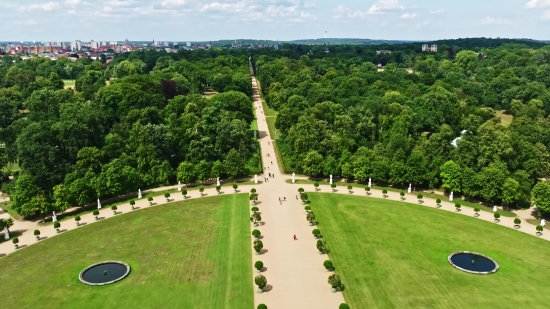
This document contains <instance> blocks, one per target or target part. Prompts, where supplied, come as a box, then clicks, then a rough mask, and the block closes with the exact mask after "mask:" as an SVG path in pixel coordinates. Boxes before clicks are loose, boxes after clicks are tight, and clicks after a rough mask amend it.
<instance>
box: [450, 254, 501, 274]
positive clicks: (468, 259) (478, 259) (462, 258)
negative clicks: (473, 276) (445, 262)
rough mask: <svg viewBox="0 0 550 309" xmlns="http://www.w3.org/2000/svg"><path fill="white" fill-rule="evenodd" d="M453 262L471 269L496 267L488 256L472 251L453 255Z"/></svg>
mask: <svg viewBox="0 0 550 309" xmlns="http://www.w3.org/2000/svg"><path fill="white" fill-rule="evenodd" d="M451 262H453V264H455V265H456V266H458V267H460V268H464V269H467V270H470V271H480V272H484V271H492V270H494V269H495V267H496V265H495V263H493V261H491V260H489V259H488V258H486V257H483V256H481V255H477V254H472V253H457V254H455V255H453V256H451Z"/></svg>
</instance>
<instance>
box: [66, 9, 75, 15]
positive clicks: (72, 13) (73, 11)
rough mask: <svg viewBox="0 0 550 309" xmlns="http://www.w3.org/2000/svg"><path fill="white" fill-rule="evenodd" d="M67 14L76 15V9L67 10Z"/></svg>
mask: <svg viewBox="0 0 550 309" xmlns="http://www.w3.org/2000/svg"><path fill="white" fill-rule="evenodd" d="M67 14H69V15H74V14H76V11H75V10H68V11H67Z"/></svg>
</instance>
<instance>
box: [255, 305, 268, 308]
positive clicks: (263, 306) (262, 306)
mask: <svg viewBox="0 0 550 309" xmlns="http://www.w3.org/2000/svg"><path fill="white" fill-rule="evenodd" d="M256 309H267V306H266V305H264V304H259V305H258V307H256Z"/></svg>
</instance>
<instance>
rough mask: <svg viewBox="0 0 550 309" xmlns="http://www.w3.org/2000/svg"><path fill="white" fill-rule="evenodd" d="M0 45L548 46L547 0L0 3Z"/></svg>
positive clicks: (76, 0) (81, 0)
mask: <svg viewBox="0 0 550 309" xmlns="http://www.w3.org/2000/svg"><path fill="white" fill-rule="evenodd" d="M0 20H2V26H1V28H0V29H2V30H1V31H0V41H73V40H82V41H90V40H95V41H111V40H118V41H121V40H124V39H128V40H130V41H145V40H147V41H152V40H153V39H155V40H158V41H179V42H184V41H208V40H220V39H268V40H281V41H284V40H294V39H315V38H321V37H324V36H325V31H327V37H330V38H363V39H386V40H426V41H429V40H437V39H454V38H466V37H493V38H496V37H503V38H504V37H505V38H532V39H539V40H550V0H460V1H448V0H445V1H444V0H422V1H420V0H220V1H212V0H58V1H38V0H0Z"/></svg>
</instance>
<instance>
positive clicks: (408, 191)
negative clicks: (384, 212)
mask: <svg viewBox="0 0 550 309" xmlns="http://www.w3.org/2000/svg"><path fill="white" fill-rule="evenodd" d="M407 193H411V184H409V189H408V190H407Z"/></svg>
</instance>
